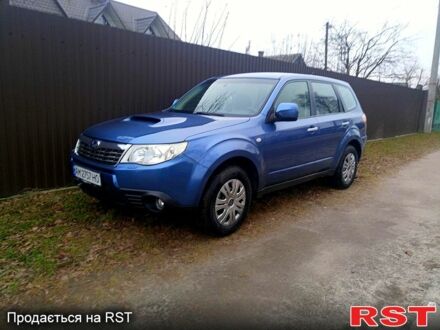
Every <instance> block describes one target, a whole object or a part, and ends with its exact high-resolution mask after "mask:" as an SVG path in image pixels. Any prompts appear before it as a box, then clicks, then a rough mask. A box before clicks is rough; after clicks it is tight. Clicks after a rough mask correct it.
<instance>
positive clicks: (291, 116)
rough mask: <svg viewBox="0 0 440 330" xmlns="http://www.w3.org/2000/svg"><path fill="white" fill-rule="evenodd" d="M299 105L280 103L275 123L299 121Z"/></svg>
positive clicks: (276, 111) (276, 110)
mask: <svg viewBox="0 0 440 330" xmlns="http://www.w3.org/2000/svg"><path fill="white" fill-rule="evenodd" d="M298 115H299V112H298V104H296V103H280V104H278V106H277V108H276V109H275V121H295V120H298Z"/></svg>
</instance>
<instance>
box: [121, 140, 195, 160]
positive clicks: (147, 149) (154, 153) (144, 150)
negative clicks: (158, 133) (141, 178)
mask: <svg viewBox="0 0 440 330" xmlns="http://www.w3.org/2000/svg"><path fill="white" fill-rule="evenodd" d="M187 144H188V143H187V142H180V143H173V144H148V145H132V146H131V147H130V148H129V149H128V150H127V152H126V153H125V155H124V157H122V160H121V163H137V164H141V165H154V164H159V163H163V162H165V161H167V160H170V159H173V158H174V157H176V156H177V155H180V154H181V153H182V152H184V151H185V149H186V146H187Z"/></svg>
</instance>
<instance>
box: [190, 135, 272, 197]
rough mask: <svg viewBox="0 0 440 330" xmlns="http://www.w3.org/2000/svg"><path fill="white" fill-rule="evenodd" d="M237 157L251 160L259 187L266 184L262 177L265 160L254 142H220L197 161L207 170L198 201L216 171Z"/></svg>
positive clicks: (234, 140)
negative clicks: (255, 170)
mask: <svg viewBox="0 0 440 330" xmlns="http://www.w3.org/2000/svg"><path fill="white" fill-rule="evenodd" d="M235 157H243V158H246V159H247V160H250V161H251V162H252V163H253V165H254V166H255V168H256V169H257V173H258V182H259V187H261V185H262V184H264V182H263V175H262V173H264V162H263V158H262V156H261V153H260V151H259V150H258V148H257V147H256V146H255V145H254V144H253V143H252V142H250V141H248V140H246V139H244V138H233V139H228V140H226V141H218V142H217V143H214V144H212V145H211V146H209V147H208V149H206V151H205V152H204V153H203V154H201V155H199V157H198V159H196V160H197V162H198V163H199V164H200V165H202V166H203V167H205V168H206V172H205V173H204V178H203V184H202V186H203V188H202V189H200V193H199V194H200V196H198V200H200V198H201V197H202V196H201V194H202V193H203V191H204V190H205V187H206V184H207V183H208V180H209V178H210V177H211V176H212V174H213V173H214V172H215V170H216V169H218V168H219V166H221V165H222V164H224V163H225V162H227V161H228V160H230V159H232V158H235ZM259 187H258V188H259Z"/></svg>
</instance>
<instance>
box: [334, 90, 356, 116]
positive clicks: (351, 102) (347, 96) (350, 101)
mask: <svg viewBox="0 0 440 330" xmlns="http://www.w3.org/2000/svg"><path fill="white" fill-rule="evenodd" d="M336 89H337V90H338V93H339V95H340V96H341V101H342V104H343V105H344V109H345V111H351V110H353V109H354V108H356V99H355V98H354V95H353V93H352V91H351V90H350V88H348V87H345V86H341V85H336Z"/></svg>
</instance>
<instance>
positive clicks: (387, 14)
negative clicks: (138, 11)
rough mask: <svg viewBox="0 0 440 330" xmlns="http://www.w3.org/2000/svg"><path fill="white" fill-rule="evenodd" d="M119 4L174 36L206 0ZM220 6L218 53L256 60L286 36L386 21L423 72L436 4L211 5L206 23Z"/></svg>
mask: <svg viewBox="0 0 440 330" xmlns="http://www.w3.org/2000/svg"><path fill="white" fill-rule="evenodd" d="M119 1H120V2H124V3H127V4H131V5H134V6H137V7H142V8H145V9H149V10H153V11H156V12H158V13H159V15H160V16H161V17H162V18H163V19H164V20H165V21H166V22H167V23H168V24H169V25H170V26H171V27H174V26H176V27H177V28H176V32H177V33H178V34H179V32H180V31H179V30H180V27H181V23H182V20H183V17H184V15H183V13H184V11H185V8H187V7H188V8H189V9H188V16H187V17H188V18H187V22H188V23H187V24H188V25H190V24H191V22H195V21H196V20H197V17H198V16H199V13H200V8H201V6H202V5H203V4H204V3H205V1H206V0H180V1H178V0H119ZM188 3H189V6H188ZM225 6H227V8H228V11H229V17H228V21H227V26H226V29H225V32H224V36H223V39H222V44H221V47H220V48H223V49H227V50H231V51H236V52H242V53H243V52H245V49H246V46H247V45H248V43H249V41H251V48H250V54H252V55H257V53H258V51H259V50H264V51H266V53H267V52H268V51H270V50H272V49H273V41H274V40H275V41H276V42H277V43H281V42H282V40H283V39H284V38H286V36H288V35H292V36H298V35H300V36H301V38H302V40H305V39H306V38H307V39H308V40H314V41H315V42H317V41H319V40H321V39H322V38H323V36H324V33H325V29H324V25H325V22H327V21H329V22H331V23H332V22H333V23H335V24H337V23H338V22H339V23H341V22H343V21H344V20H348V21H350V22H352V23H354V24H356V25H357V26H358V27H359V28H361V29H364V30H367V31H371V32H374V31H377V29H379V28H380V27H381V26H382V25H383V24H384V23H385V22H389V23H390V24H404V25H406V29H405V31H404V36H405V37H409V38H410V40H411V48H412V50H413V51H414V54H415V55H416V56H417V58H418V59H419V63H420V64H421V66H422V67H423V68H424V69H425V70H426V71H425V72H429V70H430V66H431V61H432V51H433V45H434V37H435V27H436V18H437V8H438V1H437V0H418V1H415V0H413V1H407V0H369V1H365V0H364V1H358V0H351V1H349V0H331V1H328V0H302V1H296V0H290V1H289V0H270V1H258V0H253V1H252V0H212V4H211V8H212V9H211V10H210V15H211V19H214V18H215V16H219V15H220V14H219V13H220V12H221V11H222V10H223V9H224V8H225ZM208 20H209V17H208ZM193 24H194V23H193ZM330 33H331V30H330ZM305 36H307V37H306V38H305Z"/></svg>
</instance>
